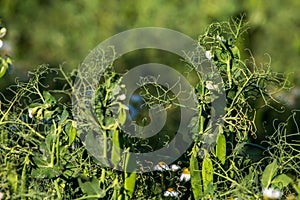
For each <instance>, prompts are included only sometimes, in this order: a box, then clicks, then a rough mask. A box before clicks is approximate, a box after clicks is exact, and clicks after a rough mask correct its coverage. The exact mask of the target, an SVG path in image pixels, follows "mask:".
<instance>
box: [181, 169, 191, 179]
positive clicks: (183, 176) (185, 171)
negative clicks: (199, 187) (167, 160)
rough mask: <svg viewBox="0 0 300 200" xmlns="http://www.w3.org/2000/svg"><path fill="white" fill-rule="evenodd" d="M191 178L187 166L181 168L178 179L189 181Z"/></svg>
mask: <svg viewBox="0 0 300 200" xmlns="http://www.w3.org/2000/svg"><path fill="white" fill-rule="evenodd" d="M190 179H191V173H190V170H189V169H188V168H186V167H185V168H183V171H182V174H181V176H180V181H189V180H190Z"/></svg>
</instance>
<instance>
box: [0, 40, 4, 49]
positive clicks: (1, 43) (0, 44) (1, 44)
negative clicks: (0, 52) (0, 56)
mask: <svg viewBox="0 0 300 200" xmlns="http://www.w3.org/2000/svg"><path fill="white" fill-rule="evenodd" d="M2 46H3V42H2V40H0V48H1V47H2Z"/></svg>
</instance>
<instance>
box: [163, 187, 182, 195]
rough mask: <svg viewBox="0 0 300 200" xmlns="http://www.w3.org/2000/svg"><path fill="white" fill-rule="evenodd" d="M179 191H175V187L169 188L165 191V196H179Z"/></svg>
mask: <svg viewBox="0 0 300 200" xmlns="http://www.w3.org/2000/svg"><path fill="white" fill-rule="evenodd" d="M178 194H179V192H177V191H175V190H174V189H173V188H168V189H167V191H165V193H164V196H165V197H177V196H178Z"/></svg>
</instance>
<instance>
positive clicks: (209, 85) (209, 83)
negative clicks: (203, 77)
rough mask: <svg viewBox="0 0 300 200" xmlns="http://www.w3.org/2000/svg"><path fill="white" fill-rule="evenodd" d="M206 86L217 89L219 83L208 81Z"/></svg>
mask: <svg viewBox="0 0 300 200" xmlns="http://www.w3.org/2000/svg"><path fill="white" fill-rule="evenodd" d="M205 87H206V88H207V89H209V90H216V88H217V85H215V84H213V82H212V81H206V82H205Z"/></svg>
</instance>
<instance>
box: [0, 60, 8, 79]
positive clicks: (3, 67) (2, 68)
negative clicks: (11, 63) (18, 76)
mask: <svg viewBox="0 0 300 200" xmlns="http://www.w3.org/2000/svg"><path fill="white" fill-rule="evenodd" d="M0 61H1V63H2V65H1V66H0V78H2V77H3V76H4V75H5V73H6V70H7V68H8V64H7V62H5V60H3V59H2V58H0Z"/></svg>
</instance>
